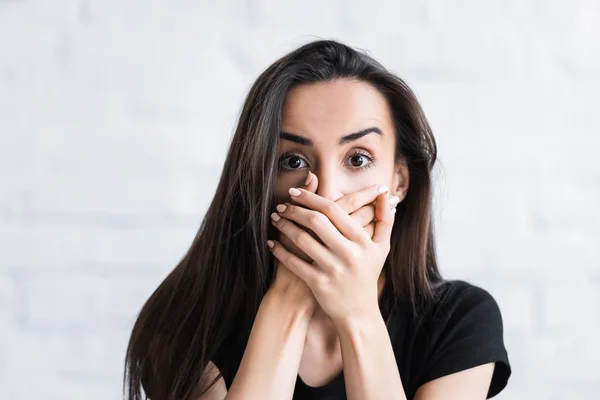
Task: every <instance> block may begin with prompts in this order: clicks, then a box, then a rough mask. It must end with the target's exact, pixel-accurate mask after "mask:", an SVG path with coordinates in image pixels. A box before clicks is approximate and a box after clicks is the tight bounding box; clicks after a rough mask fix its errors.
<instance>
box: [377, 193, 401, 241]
mask: <svg viewBox="0 0 600 400" xmlns="http://www.w3.org/2000/svg"><path fill="white" fill-rule="evenodd" d="M387 197H388V194H387V193H383V194H382V195H381V196H379V197H378V198H377V204H376V205H375V216H376V218H377V222H376V223H375V232H374V233H373V239H372V240H373V242H375V243H378V244H382V243H388V244H389V242H390V238H391V236H392V228H393V226H394V216H395V214H396V213H395V212H393V211H392V210H390V208H389V206H388V205H389V200H391V199H393V200H394V201H396V203H397V202H398V201H400V199H399V198H398V197H397V196H392V197H391V198H390V199H389V200H388V198H387ZM396 199H397V200H396Z"/></svg>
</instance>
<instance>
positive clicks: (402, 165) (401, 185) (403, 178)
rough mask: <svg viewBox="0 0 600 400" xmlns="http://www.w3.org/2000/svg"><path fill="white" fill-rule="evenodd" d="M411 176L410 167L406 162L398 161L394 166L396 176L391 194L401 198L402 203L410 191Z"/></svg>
mask: <svg viewBox="0 0 600 400" xmlns="http://www.w3.org/2000/svg"><path fill="white" fill-rule="evenodd" d="M409 181H410V176H409V174H408V165H406V162H405V161H404V160H398V161H396V164H395V166H394V176H393V182H392V186H391V194H393V195H395V196H398V197H400V201H402V200H404V198H405V197H406V193H407V191H408V184H409Z"/></svg>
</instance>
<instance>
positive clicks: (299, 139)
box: [280, 126, 383, 146]
mask: <svg viewBox="0 0 600 400" xmlns="http://www.w3.org/2000/svg"><path fill="white" fill-rule="evenodd" d="M369 133H377V134H378V135H380V136H382V135H383V132H382V131H381V129H379V128H378V127H376V126H372V127H370V128H366V129H363V130H360V131H358V132H354V133H351V134H349V135H346V136H342V137H341V138H340V141H339V145H340V146H341V145H344V144H347V143H350V142H353V141H355V140H358V139H360V138H361V137H363V136H366V135H368V134H369ZM280 138H281V139H284V140H289V141H290V142H295V143H298V144H301V145H303V146H312V145H313V141H312V140H311V139H308V138H305V137H304V136H300V135H296V134H294V133H289V132H281V135H280Z"/></svg>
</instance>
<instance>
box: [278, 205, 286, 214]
mask: <svg viewBox="0 0 600 400" xmlns="http://www.w3.org/2000/svg"><path fill="white" fill-rule="evenodd" d="M275 208H277V211H279V212H280V213H282V212H284V211H285V209H286V208H287V206H286V205H285V204H278V205H277V207H275Z"/></svg>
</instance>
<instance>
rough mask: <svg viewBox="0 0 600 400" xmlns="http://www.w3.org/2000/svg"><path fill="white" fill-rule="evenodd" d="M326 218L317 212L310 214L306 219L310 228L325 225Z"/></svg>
mask: <svg viewBox="0 0 600 400" xmlns="http://www.w3.org/2000/svg"><path fill="white" fill-rule="evenodd" d="M326 219H327V217H326V216H325V215H323V214H321V213H319V212H316V211H315V212H311V213H310V215H309V217H308V223H309V224H310V225H311V226H321V225H323V224H324V223H325V220H326Z"/></svg>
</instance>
